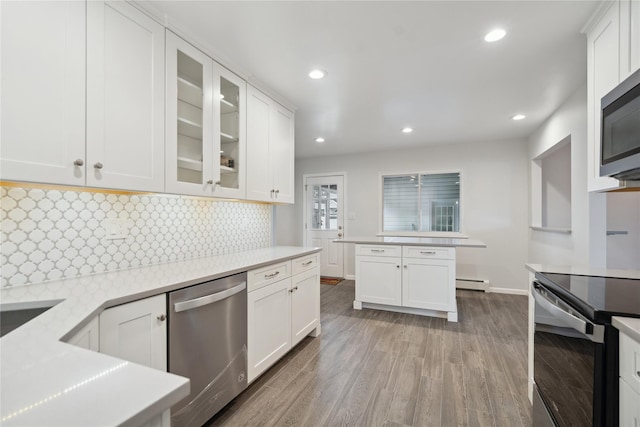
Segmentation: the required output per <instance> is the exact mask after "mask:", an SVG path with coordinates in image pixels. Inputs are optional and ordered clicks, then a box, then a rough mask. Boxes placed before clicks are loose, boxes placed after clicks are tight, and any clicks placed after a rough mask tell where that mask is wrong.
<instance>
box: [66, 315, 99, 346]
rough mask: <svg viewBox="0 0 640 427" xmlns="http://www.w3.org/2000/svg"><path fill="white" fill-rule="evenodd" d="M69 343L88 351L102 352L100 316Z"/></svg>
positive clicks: (92, 320)
mask: <svg viewBox="0 0 640 427" xmlns="http://www.w3.org/2000/svg"><path fill="white" fill-rule="evenodd" d="M67 343H69V344H73V345H75V346H77V347H82V348H86V349H87V350H93V351H99V350H100V321H99V318H98V316H96V317H94V318H93V319H91V321H90V322H89V323H87V324H86V325H84V326H83V327H82V329H80V330H79V331H78V332H76V333H75V335H73V336H72V337H71V338H69V339H68V340H67Z"/></svg>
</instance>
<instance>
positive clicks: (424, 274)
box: [402, 258, 456, 311]
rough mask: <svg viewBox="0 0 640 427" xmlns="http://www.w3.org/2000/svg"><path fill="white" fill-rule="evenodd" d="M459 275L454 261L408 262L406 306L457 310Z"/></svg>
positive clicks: (404, 275)
mask: <svg viewBox="0 0 640 427" xmlns="http://www.w3.org/2000/svg"><path fill="white" fill-rule="evenodd" d="M455 275H456V264H455V261H453V260H447V259H416V258H404V259H403V262H402V305H403V306H405V307H415V308H425V309H429V310H441V311H450V310H451V308H452V307H453V306H455V298H456V293H455V292H456V289H455V280H456V278H455ZM451 283H453V286H451V285H450V284H451Z"/></svg>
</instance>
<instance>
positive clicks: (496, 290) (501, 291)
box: [489, 286, 529, 296]
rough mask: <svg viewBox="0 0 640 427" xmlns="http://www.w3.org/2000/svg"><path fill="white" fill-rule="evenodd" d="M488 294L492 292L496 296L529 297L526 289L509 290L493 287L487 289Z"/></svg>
mask: <svg viewBox="0 0 640 427" xmlns="http://www.w3.org/2000/svg"><path fill="white" fill-rule="evenodd" d="M489 292H494V293H496V294H509V295H525V296H527V295H529V291H528V290H526V289H511V288H494V287H493V286H492V287H490V288H489Z"/></svg>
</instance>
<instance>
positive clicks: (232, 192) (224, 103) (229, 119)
mask: <svg viewBox="0 0 640 427" xmlns="http://www.w3.org/2000/svg"><path fill="white" fill-rule="evenodd" d="M214 65H215V64H214ZM214 72H215V77H214V84H215V90H214V100H217V101H216V103H215V107H216V110H217V111H216V116H217V117H219V123H220V126H219V136H218V139H219V150H218V151H219V156H214V158H215V159H216V160H219V164H218V167H219V168H220V177H219V179H218V180H217V182H216V184H217V185H215V187H214V190H213V194H214V196H219V197H236V198H244V197H245V191H246V190H245V188H246V187H245V177H246V170H245V167H246V165H245V147H246V139H245V128H246V125H245V117H246V108H245V105H244V102H245V99H246V93H245V92H246V83H245V82H244V80H242V79H241V78H240V77H238V76H236V75H235V74H233V73H231V72H230V71H228V70H226V69H225V68H223V67H222V66H219V65H215V70H214Z"/></svg>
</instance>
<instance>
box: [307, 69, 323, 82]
mask: <svg viewBox="0 0 640 427" xmlns="http://www.w3.org/2000/svg"><path fill="white" fill-rule="evenodd" d="M326 75H327V72H326V71H324V70H311V72H310V73H309V77H311V78H312V79H314V80H318V79H321V78H324V77H325V76H326Z"/></svg>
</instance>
